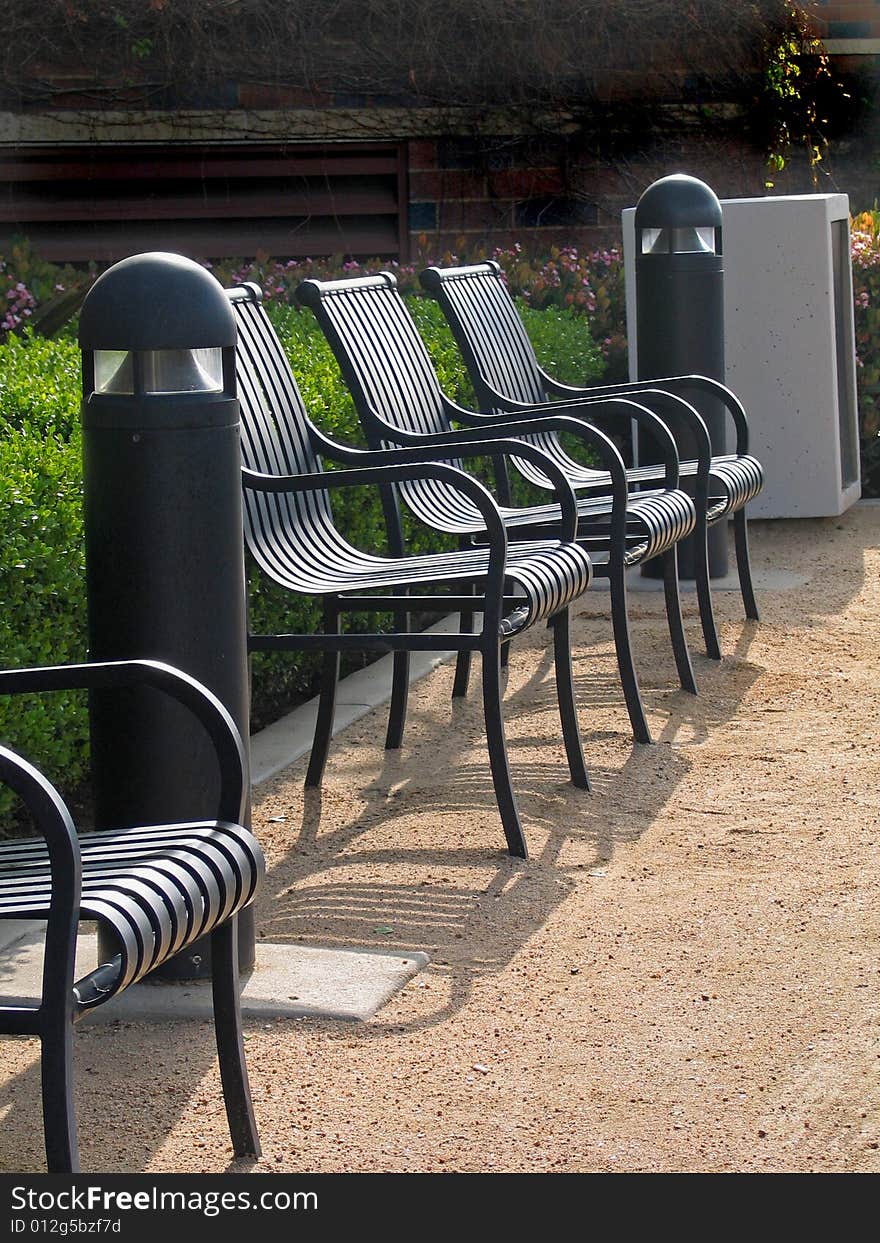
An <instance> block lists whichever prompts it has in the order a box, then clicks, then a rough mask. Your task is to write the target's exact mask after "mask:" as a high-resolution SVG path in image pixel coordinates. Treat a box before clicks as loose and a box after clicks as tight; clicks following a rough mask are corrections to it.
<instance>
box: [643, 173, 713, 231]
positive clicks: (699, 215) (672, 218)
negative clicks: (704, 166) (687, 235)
mask: <svg viewBox="0 0 880 1243" xmlns="http://www.w3.org/2000/svg"><path fill="white" fill-rule="evenodd" d="M635 224H636V228H637V229H687V228H693V229H700V228H720V227H721V203H720V202H719V200H718V197H717V195H716V194H715V192H714V190H712V189H711V188H710V187H709V186H707V185H706V183H705V182H704V181H700V180H699V178H697V177H691V176H689V175H688V174H687V173H672V174H671V175H670V176H669V177H661V178H660V180H659V181H655V182H654V183H653V184H652V185H650V186H648V188H647V190H646V191H645V192H644V194H643V195H642V197H641V198H640V199H639V201H638V203H637V204H636V215H635Z"/></svg>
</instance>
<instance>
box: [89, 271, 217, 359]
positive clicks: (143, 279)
mask: <svg viewBox="0 0 880 1243" xmlns="http://www.w3.org/2000/svg"><path fill="white" fill-rule="evenodd" d="M235 341H236V327H235V315H234V313H233V310H232V307H231V306H230V303H229V299H228V298H227V297H226V294H225V293H224V291H223V286H222V285H221V284H220V282H219V281H218V280H217V278H216V277H215V276H212V275H211V273H210V272H209V271H207V269H206V268H203V267H202V266H201V265H200V264H198V263H196V262H195V260H193V259H187V258H186V257H185V256H184V255H175V254H170V253H167V252H165V251H152V252H150V253H148V254H143V255H131V256H130V257H129V258H128V259H122V260H120V262H119V263H115V264H114V265H113V267H112V268H108V269H107V271H106V272H104V273H102V275H101V276H99V277H98V279H97V280H96V281H95V283H94V285H93V286H92V287H91V289H90V290H89V292H88V293H87V294H86V297H85V301H84V302H83V305H82V310H81V312H80V318H79V344H80V347H81V348H82V349H84V350H178V349H188V350H197V349H212V348H217V347H220V348H224V347H227V346H234V345H235Z"/></svg>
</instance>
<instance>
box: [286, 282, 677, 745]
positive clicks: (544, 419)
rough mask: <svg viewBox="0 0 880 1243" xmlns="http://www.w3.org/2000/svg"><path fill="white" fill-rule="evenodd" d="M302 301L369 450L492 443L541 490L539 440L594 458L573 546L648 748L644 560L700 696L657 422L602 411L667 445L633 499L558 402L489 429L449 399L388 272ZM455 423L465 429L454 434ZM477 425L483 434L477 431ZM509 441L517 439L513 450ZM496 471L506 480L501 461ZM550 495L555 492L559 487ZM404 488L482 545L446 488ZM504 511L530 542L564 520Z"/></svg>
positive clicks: (324, 288)
mask: <svg viewBox="0 0 880 1243" xmlns="http://www.w3.org/2000/svg"><path fill="white" fill-rule="evenodd" d="M297 297H298V298H299V299H300V301H301V302H303V303H304V304H305V305H306V306H308V307H310V308H311V309H312V310H313V311H314V313H315V315H316V317H317V319H318V322H319V324H320V325H321V328H322V329H323V331H324V334H325V336H326V337H327V339H328V341H329V343H330V346H331V348H332V349H333V352H334V353H335V355H336V358H337V360H338V362H339V365H340V369H341V371H342V374H343V376H344V377H345V380H346V382H347V384H348V386H349V388H350V389H351V392H352V395H353V397H354V401H355V405H356V406H357V410H358V414H359V417H360V420H361V424H362V426H363V428H364V432H365V435H366V437H367V441H368V443H369V444H370V445H371V447H373V448H374V449H378V448H380V447H382V446H385V445H398V446H404V445H406V446H410V447H415V446H421V447H433V450H434V452H435V453H438V452H440V450H441V448H442V446H444V445H447V444H449V443H450V442H452V441H455V442H458V443H468V442H469V440H470V438H471V437H476V438H478V439H479V440H480V441H482V442H484V443H485V442H486V441H487V440H488V441H489V442H490V443H491V445H492V448H491V453H492V455H493V457H494V458H495V459H496V461H497V460H498V459H502V458H506V459H507V460H509V461H513V462H514V463H515V464H516V465H517V466H518V467H519V468H520V469H521V470H523V471H525V472H527V473H528V474H529V476H530V477H531V478H533V479H534V480H535V481H542V486H543V487H544V488H545V489H546V488H547V487H548V486H549V485H550V481H551V472H550V470H549V469H548V463H549V462H550V461H551V459H550V457H549V456H548V454H547V452H546V451H545V446H544V443H543V441H544V438H545V436H546V435H547V434H549V433H553V432H566V431H567V432H569V433H571V434H572V435H573V436H574V437H576V438H578V439H580V440H581V441H582V442H583V443H584V444H586V445H588V446H589V448H590V449H592V450H593V451H594V452H595V453H596V454H597V455H598V456H599V458H600V459H601V462H602V467H603V472H604V474H603V478H604V479H605V481H606V484H607V493H606V494H605V495H599V496H596V497H593V496H585V497H582V498H579V499H578V502H577V519H578V523H577V540H578V543H579V544H580V545H581V547H583V548H585V549H587V550H588V551H589V553H590V557H591V559H592V561H593V565H594V572H595V574H596V576H597V577H598V576H602V577H606V578H607V579H608V582H609V587H610V594H611V620H612V626H613V630H614V640H615V647H616V651H617V662H618V668H619V670H620V677H621V682H622V685H623V691H624V697H625V700H626V706H627V710H628V712H629V717H630V722H631V725H632V730H633V735H634V737H635V739H636V741H638V742H650V741H651V733H650V729H649V727H648V722H647V718H646V716H645V711H644V705H643V704H642V699H641V694H640V691H639V685H638V678H637V675H636V669H635V662H634V659H633V654H632V647H631V642H630V633H629V620H628V614H627V603H626V578H625V574H626V571H627V569H629V568H630V567H631V566H634V565H638V564H640V563H641V562H642V561H645V560H647V559H648V558H649V557H656V556H662V558H663V581H664V589H665V594H666V612H667V619H668V623H669V631H670V636H671V639H672V648H673V653H674V656H675V661H676V667H677V670H678V675H679V680H680V682H681V685H682V686H683V687H684V688H685V689H686V690H688V691H691V692H696V680H695V678H694V673H693V669H692V667H691V662H690V657H689V655H688V650H687V642H686V639H685V634H684V627H683V623H682V617H681V603H680V598H679V590H678V571H677V544H678V542H679V541H680V540H682V539H683V538H684V537H685V536H687V535H689V534H690V533H691V532H692V531H693V529H694V525H695V521H696V515H695V509H694V502H693V500H692V499H691V498H690V497H689V496H687V495H686V494H685V493H684V492H683V491H681V489H680V488H679V487H678V455H677V452H676V447H675V441H674V440H673V437H672V435H671V434H670V432H669V431H668V429H667V428H666V426H665V425H664V423H663V422H662V421H661V420H660V419H659V418H658V417H657V416H656V415H655V414H654V413H652V411H650V410H648V409H647V407H646V406H644V405H642V404H640V403H638V402H636V401H634V400H632V399H631V398H628V399H622V398H621V399H617V398H615V399H609V400H608V401H605V402H603V403H602V404H603V405H604V406H605V407H607V408H609V409H614V408H616V407H619V408H620V410H621V413H622V414H625V415H626V417H628V418H633V419H636V420H638V421H639V422H640V423H641V424H642V425H644V426H646V427H648V428H650V430H651V433H652V435H654V437H655V438H656V439H657V441H658V443H659V444H660V445H661V446H662V452H663V457H664V465H663V468H662V476H663V478H662V485H661V486H659V487H657V488H654V489H652V490H651V491H648V492H640V493H635V494H633V493H630V491H629V489H628V486H627V479H626V473H625V470H624V465H623V460H622V458H621V457H620V454H619V453H618V451H617V449H616V448H615V446H614V445H613V444H612V442H611V440H610V439H609V438H608V437H607V436H606V435H605V434H604V433H603V432H601V431H599V430H598V429H597V428H595V427H593V426H591V425H590V424H589V423H587V422H586V421H584V419H583V418H582V417H581V416H579V417H576V418H570V417H565V416H568V415H569V414H570V411H569V410H568V409H567V408H564V407H563V406H561V405H560V406H559V407H557V408H556V409H555V410H553V411H552V412H548V411H543V410H541V411H537V412H536V413H535V414H534V417H530V416H529V415H526V414H520V413H511V414H509V415H507V414H505V415H504V416H503V418H500V419H497V420H495V421H494V422H493V421H491V420H490V419H488V418H486V417H485V416H483V415H480V414H475V413H474V412H472V411H468V410H464V409H462V408H461V407H460V406H457V405H455V403H453V402H452V401H450V400H449V399H448V398H447V397H446V395H445V394H444V393H443V391H442V389H441V388H440V384H439V382H438V380H437V375H436V372H435V371H434V368H433V365H432V363H431V359H430V357H429V355H428V352H427V349H426V348H425V345H424V343H423V342H422V339H421V337H420V336H419V333H418V330H417V328H416V326H415V323H414V321H413V318H412V316H411V315H410V314H409V311H408V310H407V308H406V305H405V303H404V301H403V298H402V297H401V295H400V293H399V291H398V289H397V282H396V280H395V278H394V276H393V275H392V274H391V273H389V272H382V273H380V274H378V275H376V276H367V277H362V278H359V279H355V280H340V281H327V282H321V281H316V280H307V281H303V283H302V284H301V285H300V286H299V287H298V289H297ZM456 423H460V424H462V425H464V428H465V429H466V430H460V429H458V430H453V425H454V424H456ZM477 423H479V426H480V430H476V427H475V425H476V424H477ZM500 438H503V439H504V440H506V441H508V444H506V445H505V444H503V443H502V441H501V439H500ZM510 438H516V439H515V440H513V441H512V442H511V440H510ZM527 447H528V450H531V452H534V450H535V449H540V450H541V456H540V457H539V458H538V459H535V458H533V457H531V455H530V452H528V451H524V450H526V449H527ZM484 452H485V450H484ZM460 456H461V455H460ZM501 466H502V471H503V469H504V467H503V463H502V464H501ZM553 470H554V472H558V473H560V474H562V475H563V477H566V475H565V470H564V468H563V467H561V466H560V465H559V463H558V462H556V461H554V462H553ZM553 478H554V480H555V474H554V476H553ZM553 486H554V487H558V485H557V484H556V483H555V482H554V483H553ZM399 491H400V495H401V496H402V497H403V499H404V501H405V502H406V504H407V505H408V506H409V508H410V509H411V510H412V512H413V513H415V514H416V516H417V517H418V518H419V519H420V520H421V521H423V522H425V523H427V524H428V525H429V526H433V527H434V528H435V529H437V530H440V531H446V532H450V533H452V534H455V535H457V536H458V537H459V539H460V540H461V541H462V544H463V545H469V544H470V543H472V542H473V541H474V540H477V541H479V540H481V539H483V538H484V535H485V527H484V524H483V521H482V518H481V515H480V514H479V513H478V512H477V510H476V509H475V508H474V507H473V505H467V504H466V503H465V504H463V503H462V501H461V498H460V497H459V496H458V495H453V494H452V492H451V491H450V490H449V489H448V488H445V487H443V486H441V485H439V484H435V485H434V486H432V487H430V488H428V487H424V486H421V485H419V484H414V483H410V482H407V481H402V482H401V483H400V487H399ZM502 493H503V489H502ZM500 513H501V518H502V521H503V523H504V526H505V528H506V529H507V532H508V534H509V536H510V537H511V539H512V540H522V539H526V540H528V539H534V538H536V537H537V536H538V535H539V534H540V533H541V532H543V531H545V530H546V529H547V525H548V524H549V523H555V522H558V520H559V509H558V506H557V505H553V504H546V505H531V506H525V507H520V508H517V507H514V506H511V505H510V504H509V503H505V499H504V497H503V495H502V500H501V503H500ZM466 687H467V663H466V657H464V658H462V659H460V662H459V669H458V676H457V678H456V683H455V688H454V691H453V693H454V694H464V692H465V690H466Z"/></svg>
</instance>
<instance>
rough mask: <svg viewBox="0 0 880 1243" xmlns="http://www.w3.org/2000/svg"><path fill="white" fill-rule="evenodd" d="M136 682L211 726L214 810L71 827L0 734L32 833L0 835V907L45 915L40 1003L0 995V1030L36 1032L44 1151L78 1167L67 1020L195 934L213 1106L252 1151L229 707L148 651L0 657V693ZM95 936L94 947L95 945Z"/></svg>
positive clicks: (244, 865)
mask: <svg viewBox="0 0 880 1243" xmlns="http://www.w3.org/2000/svg"><path fill="white" fill-rule="evenodd" d="M141 684H146V685H150V686H154V687H157V688H159V689H161V690H162V691H164V692H166V693H167V694H169V695H171V696H172V697H174V698H175V699H177V700H178V701H180V702H181V703H182V704H184V705H185V706H186V707H187V708H188V709H190V711H191V712H192V713H193V714H194V715H195V717H196V718H197V719H198V720H199V721H200V722H201V724H202V726H203V727H204V728H205V729H206V730H207V732H208V734H209V735H210V737H211V739H212V741H213V744H214V750H215V753H216V756H217V762H218V767H219V770H220V775H221V781H220V792H219V797H218V808H217V811H218V817H217V819H216V820H205V821H199V822H192V823H181V824H162V825H153V826H129V827H123V828H120V829H118V830H105V831H100V832H86V833H81V834H78V833H77V830H76V828H75V827H74V824H73V821H72V819H71V816H70V813H69V812H68V810H67V807H66V806H65V804H64V802H63V801H62V799H61V798H60V796H59V795H58V793H57V791H56V790H55V789H54V787H53V786H52V785H51V784H50V782H49V781H48V780H47V779H46V778H45V777H44V776H43V775H42V774H41V773H40V772H39V771H38V770H37V769H36V768H34V767H33V765H31V764H30V763H28V762H27V761H26V760H25V759H24V758H22V757H21V756H20V755H17V754H16V753H15V752H14V751H12V750H10V749H9V748H7V747H0V781H3V782H4V783H5V784H6V785H8V786H9V787H11V788H12V789H13V790H14V791H15V792H16V793H17V794H18V795H19V797H20V798H21V799H22V800H23V802H24V805H25V807H26V809H27V810H28V811H29V812H30V815H31V818H32V820H33V823H34V826H35V828H36V830H37V833H38V835H39V836H38V837H35V838H23V839H16V840H7V841H4V842H2V843H0V919H28V920H30V919H35V920H36V919H41V920H43V919H44V920H46V934H45V953H44V965H43V981H42V994H41V998H40V1001H39V1004H38V1005H36V1006H34V1005H32V1004H24V1003H15V1004H9V1005H0V1032H8V1033H14V1034H16V1035H23V1034H27V1035H36V1036H39V1037H40V1040H41V1064H42V1094H43V1118H44V1130H45V1139H46V1158H47V1164H48V1168H49V1170H50V1172H51V1171H56V1172H64V1171H75V1170H76V1169H78V1165H79V1158H78V1150H77V1139H76V1126H75V1118H74V1110H73V1068H72V1061H71V1052H72V1036H71V1034H72V1029H73V1024H74V1023H75V1022H76V1021H77V1019H79V1018H81V1017H82V1015H83V1014H85V1013H86V1012H87V1011H89V1010H92V1009H94V1008H95V1007H96V1006H100V1005H104V1004H105V1003H107V1002H108V1001H110V1000H111V998H113V997H114V996H116V995H117V994H118V993H120V992H121V991H122V990H123V989H125V988H128V987H129V986H130V985H131V984H134V983H135V982H136V981H138V980H141V979H143V978H144V977H145V976H147V975H149V974H150V973H151V972H153V971H155V970H156V969H157V968H158V967H161V966H162V964H163V963H165V962H167V961H168V959H169V958H171V957H172V956H173V955H175V954H177V953H179V952H180V951H181V950H183V949H185V948H186V947H187V946H190V945H192V944H193V942H195V941H197V940H198V939H199V938H200V937H208V938H209V940H208V947H209V952H210V955H211V968H212V990H213V1000H214V1022H215V1028H216V1036H217V1048H218V1053H219V1058H220V1072H221V1078H222V1082H223V1092H224V1098H225V1103H226V1112H227V1117H228V1121H229V1128H230V1133H231V1136H232V1141H233V1146H234V1149H235V1152H236V1153H237V1154H238V1155H244V1154H254V1155H257V1154H259V1151H260V1148H259V1141H258V1138H257V1131H256V1126H255V1123H254V1116H253V1108H252V1105H251V1100H250V1091H249V1087H248V1079H247V1070H246V1067H245V1062H244V1051H243V1046H242V1037H241V1015H240V1008H239V987H238V955H237V937H236V920H235V917H236V915H237V914H238V912H239V911H241V910H242V909H243V908H244V907H246V906H247V905H248V904H249V903H250V902H251V901H252V900H253V897H254V895H255V893H256V890H257V887H258V885H259V882H260V880H261V878H262V876H263V873H264V870H265V863H264V860H263V855H262V852H261V850H260V847H259V845H258V843H257V841H256V839H255V838H254V836H253V834H252V833H251V832H250V831H249V830H248V829H246V828H244V827H242V825H241V824H240V823H239V822H240V820H241V818H242V815H243V813H244V808H245V802H246V793H247V792H246V789H245V773H246V765H245V760H244V751H243V747H242V742H241V738H240V737H239V735H238V732H237V730H236V728H235V725H234V723H233V721H232V718H231V717H230V716H229V714H228V713H227V711H226V709H225V708H224V707H223V706H222V705H221V704H220V702H219V701H218V700H217V699H216V698H215V696H214V695H212V694H211V693H210V692H208V691H207V690H206V689H205V688H204V687H203V686H202V685H201V684H200V683H198V682H196V681H195V680H194V679H192V678H190V677H188V676H187V675H185V674H182V673H180V672H179V671H178V670H176V669H173V668H171V667H170V666H169V665H164V664H162V663H160V662H158V661H118V662H108V663H93V664H87V665H71V666H57V667H48V668H39V669H23V670H3V671H0V694H18V693H24V692H28V693H32V692H48V691H59V690H71V689H74V688H81V689H88V690H101V691H106V690H113V689H123V688H129V687H132V686H136V685H141ZM81 920H95V921H97V923H98V924H99V926H100V927H101V929H102V932H103V934H104V935H105V937H106V939H105V940H101V941H100V942H99V946H100V948H101V949H102V953H100V954H99V957H100V958H101V959H102V961H101V962H99V963H98V964H97V965H96V966H95V967H94V968H93V969H91V970H89V971H87V972H86V973H85V974H84V975H83V976H82V977H81V978H79V979H76V978H75V952H76V934H77V925H78V923H79V921H81ZM105 947H106V948H105Z"/></svg>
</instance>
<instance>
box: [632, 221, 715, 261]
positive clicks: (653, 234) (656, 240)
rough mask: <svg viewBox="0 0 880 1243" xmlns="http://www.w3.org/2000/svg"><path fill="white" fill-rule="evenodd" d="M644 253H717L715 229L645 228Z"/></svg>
mask: <svg viewBox="0 0 880 1243" xmlns="http://www.w3.org/2000/svg"><path fill="white" fill-rule="evenodd" d="M642 254H643V255H670V254H672V255H688V254H709V255H714V254H715V230H714V228H712V227H711V226H710V227H709V228H686V229H643V230H642Z"/></svg>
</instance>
